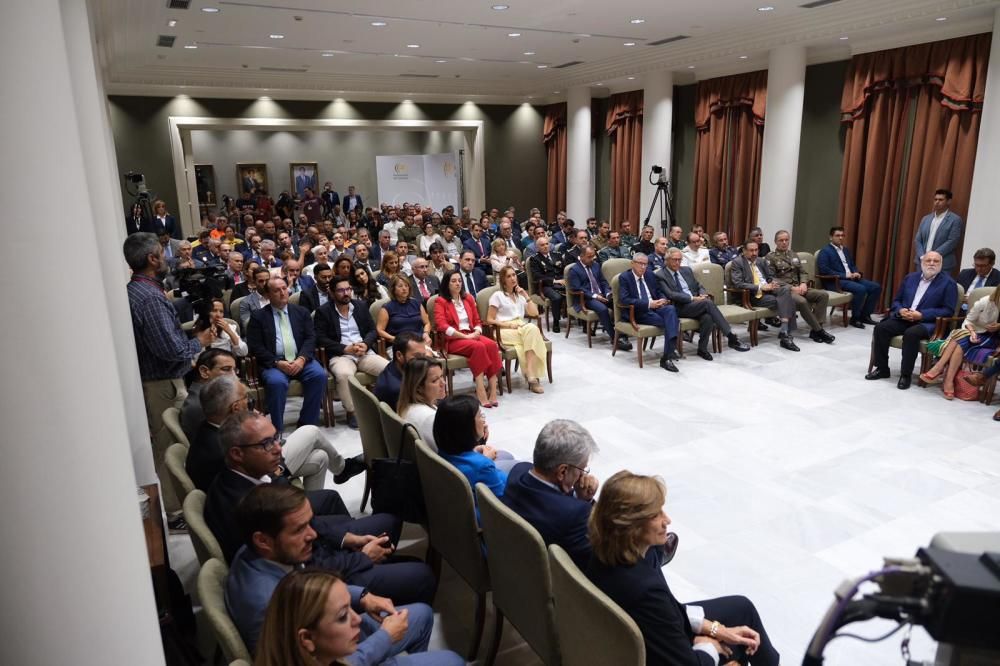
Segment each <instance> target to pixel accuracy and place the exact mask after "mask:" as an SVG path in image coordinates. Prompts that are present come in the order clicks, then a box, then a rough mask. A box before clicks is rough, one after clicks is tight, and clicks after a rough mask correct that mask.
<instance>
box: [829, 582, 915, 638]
mask: <svg viewBox="0 0 1000 666" xmlns="http://www.w3.org/2000/svg"><path fill="white" fill-rule="evenodd" d="M897 571H901V569H900V567H897V566H892V567H886V568H885V569H882V570H881V571H873V572H871V573H869V574H868V575H867V576H864V577H862V578H859V579H858V580H857V582H855V583H854V587H852V588H851V592H850V594H847V595H845V596H844V598H843V599H841V600H840V603H838V604H837V608H836V611H835V612H834V614H833V615H832V616H831V618H830V619H831V622H830V624H829V627H830V628H829V629H827V632H826V635H825V636H823V642H822V643H821V646H820V654H822V648H823V647H825V646H826V644H827V643H828V642H830V636H831V635H832V634H833V632H834V631H836V630H837V622H836V620H838V619H839V618H840V616H841V615H843V614H844V609H845V608H847V604H849V603H851V599H853V598H854V595H855V594H857V593H858V588H860V587H861V584H862V583H866V582H868V581H870V580H873V579H875V578H878V577H879V576H882V575H885V574H888V573H895V572H897Z"/></svg>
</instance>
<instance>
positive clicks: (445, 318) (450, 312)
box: [434, 293, 483, 333]
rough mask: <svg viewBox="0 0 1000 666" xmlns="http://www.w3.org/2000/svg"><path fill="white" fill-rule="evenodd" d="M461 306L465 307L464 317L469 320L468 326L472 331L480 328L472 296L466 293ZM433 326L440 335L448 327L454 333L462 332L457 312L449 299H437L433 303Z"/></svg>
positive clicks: (477, 310) (481, 323)
mask: <svg viewBox="0 0 1000 666" xmlns="http://www.w3.org/2000/svg"><path fill="white" fill-rule="evenodd" d="M462 305H463V306H464V307H465V315H466V316H467V317H468V318H469V326H470V327H471V328H473V329H474V328H476V327H477V326H480V327H481V326H482V325H483V322H481V321H480V320H479V308H477V307H476V299H475V298H473V297H472V294H468V293H467V294H465V296H463V297H462ZM434 325H435V327H436V328H437V330H439V331H441V332H442V333H444V332H445V331H447V330H448V327H449V326H450V327H452V328H454V329H455V330H456V331H460V330H462V329H461V327H459V325H458V310H456V309H455V304H454V303H452V302H451V299H448V298H439V299H437V300H436V301H434Z"/></svg>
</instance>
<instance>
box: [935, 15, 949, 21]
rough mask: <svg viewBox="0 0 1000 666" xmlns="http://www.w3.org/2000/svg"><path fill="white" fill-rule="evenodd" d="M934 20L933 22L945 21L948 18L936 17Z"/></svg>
mask: <svg viewBox="0 0 1000 666" xmlns="http://www.w3.org/2000/svg"><path fill="white" fill-rule="evenodd" d="M934 20H935V21H947V20H948V17H947V16H938V17H937V18H936V19H934Z"/></svg>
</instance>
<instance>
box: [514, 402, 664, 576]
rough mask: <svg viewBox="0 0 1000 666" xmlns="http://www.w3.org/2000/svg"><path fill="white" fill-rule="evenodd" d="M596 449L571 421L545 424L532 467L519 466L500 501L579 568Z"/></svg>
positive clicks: (584, 554)
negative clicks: (589, 466) (591, 458)
mask: <svg viewBox="0 0 1000 666" xmlns="http://www.w3.org/2000/svg"><path fill="white" fill-rule="evenodd" d="M595 453H597V443H596V442H595V441H594V438H593V437H592V436H591V434H590V432H588V431H587V429H586V428H584V427H583V426H582V425H580V424H579V423H577V422H576V421H571V420H568V419H556V420H554V421H549V422H548V423H546V424H545V425H544V426H543V427H542V429H541V431H540V432H539V433H538V437H537V438H536V439H535V449H534V452H533V453H532V462H530V463H527V462H522V463H518V464H517V465H514V467H512V468H511V470H510V472H509V473H508V475H507V485H506V487H505V488H504V492H503V497H501V498H500V499H501V501H502V502H503V503H504V504H505V505H507V507H508V508H510V510H511V511H513V512H514V513H516V514H517V515H519V516H521V517H522V518H524V519H525V520H526V521H527V522H528V523H530V524H531V526H532V527H534V528H535V529H536V530H538V533H539V534H540V535H541V537H542V540H543V541H544V542H545V545H547V546H548V545H551V544H558V545H559V546H560V547H561V548H563V549H564V550H565V551H566V552H567V553H568V554H569V556H570V557H571V558H573V561H574V562H575V563H576V565H577V566H578V567H581V568H583V567H585V566H586V564H587V561H588V560H589V559H590V552H591V548H590V538H589V536H588V535H587V521H588V520H589V519H590V512H591V510H592V509H593V506H594V496H595V495H596V494H597V487H598V481H597V478H596V477H594V476H593V475H591V473H590V469H588V467H587V465H588V463H589V462H590V457H591V456H592V455H594V454H595ZM665 550H666V561H664V562H663V564H666V563H667V562H668V561H670V559H671V558H673V556H674V553H675V552H676V550H677V537H676V535H674V538H673V539H671V540H670V541H669V542H668V543H667V546H666V549H665Z"/></svg>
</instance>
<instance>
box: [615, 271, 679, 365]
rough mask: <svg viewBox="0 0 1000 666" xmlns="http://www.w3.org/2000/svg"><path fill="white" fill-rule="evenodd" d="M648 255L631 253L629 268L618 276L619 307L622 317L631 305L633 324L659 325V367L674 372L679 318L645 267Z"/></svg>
mask: <svg viewBox="0 0 1000 666" xmlns="http://www.w3.org/2000/svg"><path fill="white" fill-rule="evenodd" d="M648 266H649V259H648V258H647V257H646V255H644V254H643V253H642V252H637V253H636V255H635V256H634V257H632V268H630V269H629V270H627V271H625V272H624V273H622V274H621V275H620V276H619V277H618V290H619V304H618V306H619V307H620V308H622V310H623V312H622V316H621V318H622V319H623V320H627V318H628V311H627V309H626V308H628V307H629V306H631V307H632V308H633V310H634V312H635V322H636V323H637V324H647V325H649V326H659V327H660V328H662V329H663V356H661V357H660V367H661V368H663V369H664V370H666V371H667V372H677V371H678V370H677V366H676V365H674V361H677V360H680V354H678V353H677V335H678V333H680V320H679V319H678V318H677V311H676V310H675V309H674V306H673V305H671V304H670V301H668V300H667V299H666V298H664V297H663V294H662V293H661V292H660V287H659V285H658V284H657V282H656V278H654V277H653V273H652V271H647V270H646V268H647V267H648Z"/></svg>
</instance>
